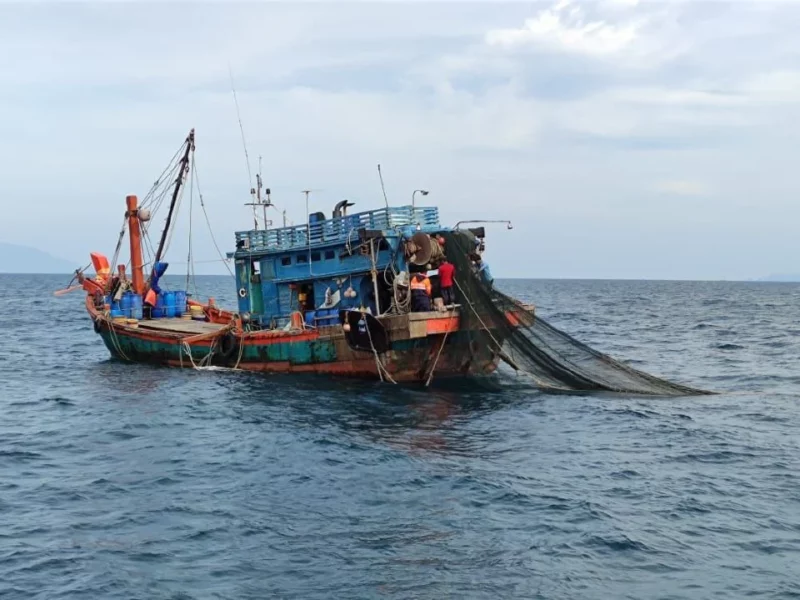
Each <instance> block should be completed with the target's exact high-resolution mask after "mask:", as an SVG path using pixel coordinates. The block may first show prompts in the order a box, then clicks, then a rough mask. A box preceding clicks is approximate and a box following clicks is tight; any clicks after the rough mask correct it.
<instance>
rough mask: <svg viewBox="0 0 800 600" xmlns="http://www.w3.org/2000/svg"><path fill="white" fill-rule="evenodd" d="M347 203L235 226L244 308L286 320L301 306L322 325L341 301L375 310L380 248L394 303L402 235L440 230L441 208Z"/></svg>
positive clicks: (381, 291) (275, 321)
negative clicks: (265, 224) (302, 216)
mask: <svg viewBox="0 0 800 600" xmlns="http://www.w3.org/2000/svg"><path fill="white" fill-rule="evenodd" d="M340 205H341V203H340ZM340 205H337V209H336V210H335V211H334V215H335V216H334V217H333V218H330V219H325V216H324V214H323V213H314V214H312V215H309V219H308V223H307V224H304V225H298V226H293V227H283V228H278V229H269V230H250V231H239V232H237V233H236V251H235V252H232V253H229V254H228V257H229V258H233V259H234V262H235V266H236V285H237V291H238V296H239V300H238V302H239V314H241V315H245V314H248V315H250V321H251V323H252V324H253V325H256V326H260V327H263V328H277V327H283V326H284V325H286V323H287V322H288V321H289V319H290V315H291V313H292V312H295V311H298V310H300V311H302V312H303V313H304V314H305V319H306V322H307V323H308V324H310V325H316V326H319V325H326V324H333V323H336V322H337V320H338V311H339V309H341V308H358V307H365V308H369V309H370V311H371V312H372V314H376V313H377V312H378V311H377V308H376V302H375V285H374V283H373V279H372V267H373V263H372V260H373V258H372V257H373V256H374V260H375V268H376V270H377V274H378V277H377V279H378V284H379V285H378V296H379V303H380V311H381V312H383V311H385V310H386V309H387V308H388V307H389V303H390V302H391V296H388V294H391V283H390V280H391V276H390V275H393V274H394V273H395V272H400V271H404V270H406V267H407V263H406V258H405V255H404V252H403V247H402V243H401V242H402V241H403V240H404V239H410V238H411V237H412V236H413V235H414V234H415V233H417V232H420V231H422V232H424V233H429V234H432V233H436V232H439V231H441V230H442V227H441V225H440V224H439V211H438V209H437V208H433V207H411V206H402V207H391V208H381V209H378V210H371V211H367V212H361V213H356V214H352V215H346V214H341V209H340V208H339V206H340ZM387 288H388V289H387Z"/></svg>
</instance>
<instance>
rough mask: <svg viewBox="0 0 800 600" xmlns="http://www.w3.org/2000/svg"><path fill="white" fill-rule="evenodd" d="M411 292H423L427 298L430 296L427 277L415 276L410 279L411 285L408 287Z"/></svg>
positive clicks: (429, 284) (429, 281) (429, 282)
mask: <svg viewBox="0 0 800 600" xmlns="http://www.w3.org/2000/svg"><path fill="white" fill-rule="evenodd" d="M409 287H410V288H411V291H412V292H415V291H417V292H425V293H426V294H427V295H428V296H430V295H431V280H430V279H428V278H427V277H425V276H424V275H423V276H419V275H415V276H414V277H413V278H412V279H411V285H410V286H409Z"/></svg>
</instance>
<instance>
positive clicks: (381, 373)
mask: <svg viewBox="0 0 800 600" xmlns="http://www.w3.org/2000/svg"><path fill="white" fill-rule="evenodd" d="M365 321H366V319H365ZM364 329H366V330H367V337H368V338H369V346H370V348H372V354H373V355H374V356H375V367H376V368H377V369H378V377H380V379H381V383H383V377H384V375H385V376H386V379H388V380H389V381H391V382H392V383H393V384H395V385H397V382H396V381H395V380H394V379H392V376H391V374H390V373H389V371H388V370H387V369H386V367H384V366H383V364H382V363H381V360H380V357H379V356H378V351H377V350H376V349H375V344H373V343H372V333H370V330H369V324H368V323H367V326H366V327H365V328H364Z"/></svg>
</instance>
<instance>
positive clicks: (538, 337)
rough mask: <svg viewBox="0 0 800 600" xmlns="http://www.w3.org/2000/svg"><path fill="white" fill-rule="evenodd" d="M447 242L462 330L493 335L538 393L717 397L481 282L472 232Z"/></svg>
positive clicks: (450, 237) (505, 357)
mask: <svg viewBox="0 0 800 600" xmlns="http://www.w3.org/2000/svg"><path fill="white" fill-rule="evenodd" d="M443 236H444V238H445V252H446V254H447V257H448V260H449V261H450V262H451V263H453V265H455V267H456V273H457V276H456V281H455V283H456V295H457V300H458V302H459V303H460V304H461V319H462V328H463V329H464V330H466V331H468V332H477V331H485V332H488V333H489V335H490V338H491V340H492V343H494V344H495V345H496V346H497V348H496V349H497V350H498V351H499V352H500V356H501V358H502V359H503V360H504V361H505V362H506V363H508V364H509V365H510V366H512V367H513V368H514V369H516V370H517V371H521V372H523V373H525V374H527V375H529V376H530V377H531V378H532V379H533V380H534V381H535V383H536V385H537V386H538V387H541V388H543V389H546V390H551V391H607V392H621V393H630V394H644V395H653V396H687V395H700V394H710V393H712V392H708V391H706V390H701V389H697V388H693V387H690V386H686V385H682V384H679V383H673V382H671V381H667V380H665V379H661V378H659V377H655V376H653V375H650V374H648V373H644V372H642V371H638V370H637V369H634V368H633V367H630V366H628V365H626V364H624V363H622V362H620V361H618V360H615V359H613V358H611V357H610V356H607V355H605V354H603V353H601V352H598V351H597V350H594V349H593V348H590V347H589V346H587V345H586V344H583V343H582V342H579V341H578V340H576V339H575V338H573V337H572V336H570V335H568V334H566V333H564V332H563V331H561V330H559V329H557V328H556V327H553V326H552V325H550V324H549V323H548V322H547V321H545V320H544V319H542V318H541V317H539V316H535V315H534V314H533V312H532V311H530V310H527V309H526V308H525V307H524V306H522V305H521V303H520V302H518V301H517V300H515V299H514V298H511V297H510V296H507V295H506V294H504V293H502V292H500V291H499V290H496V289H494V287H493V286H492V285H491V283H489V282H486V281H485V280H484V278H483V277H481V275H480V274H479V272H478V270H477V269H476V267H475V264H474V263H473V258H474V256H475V255H474V252H475V248H476V245H477V242H478V240H477V238H475V236H474V235H473V234H472V233H471V232H469V231H468V230H467V231H463V230H455V231H452V232H448V233H445V234H443ZM509 315H512V317H511V318H509ZM469 347H472V344H470V345H469Z"/></svg>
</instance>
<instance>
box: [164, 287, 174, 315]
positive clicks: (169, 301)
mask: <svg viewBox="0 0 800 600" xmlns="http://www.w3.org/2000/svg"><path fill="white" fill-rule="evenodd" d="M164 313H165V316H166V317H167V318H168V319H171V318H173V317H175V292H164Z"/></svg>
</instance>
